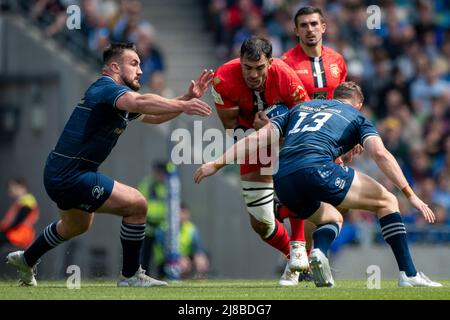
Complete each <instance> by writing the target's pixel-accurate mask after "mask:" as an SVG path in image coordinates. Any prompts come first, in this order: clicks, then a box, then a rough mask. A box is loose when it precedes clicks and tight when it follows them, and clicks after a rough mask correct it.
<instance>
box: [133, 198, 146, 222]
mask: <svg viewBox="0 0 450 320" xmlns="http://www.w3.org/2000/svg"><path fill="white" fill-rule="evenodd" d="M132 214H133V216H135V217H136V218H143V219H145V217H146V216H147V200H146V199H145V197H144V196H143V195H142V194H141V193H140V192H136V195H135V196H134V199H133V213H132Z"/></svg>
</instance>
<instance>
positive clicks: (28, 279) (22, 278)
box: [6, 251, 37, 287]
mask: <svg viewBox="0 0 450 320" xmlns="http://www.w3.org/2000/svg"><path fill="white" fill-rule="evenodd" d="M6 263H7V264H9V265H11V266H13V267H14V268H16V270H17V272H18V273H19V283H20V285H22V286H32V287H35V286H37V282H36V278H35V277H34V276H35V275H36V265H37V263H36V265H35V266H33V267H30V266H29V265H28V264H27V263H26V262H25V258H24V256H23V251H14V252H11V253H9V254H8V255H7V256H6Z"/></svg>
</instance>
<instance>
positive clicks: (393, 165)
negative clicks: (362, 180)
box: [364, 136, 435, 223]
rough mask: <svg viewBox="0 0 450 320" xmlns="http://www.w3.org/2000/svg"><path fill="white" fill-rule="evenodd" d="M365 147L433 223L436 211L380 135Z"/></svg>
mask: <svg viewBox="0 0 450 320" xmlns="http://www.w3.org/2000/svg"><path fill="white" fill-rule="evenodd" d="M364 149H365V150H366V151H367V152H368V153H369V155H370V156H371V158H372V159H373V160H374V161H375V162H376V164H377V166H378V167H379V168H380V170H381V171H383V173H384V174H385V175H386V177H388V178H389V180H391V181H392V182H393V183H394V184H395V185H396V186H397V187H398V188H399V189H400V190H402V192H403V193H404V194H405V196H406V197H407V198H408V200H409V202H410V203H411V204H412V205H413V206H414V207H415V208H416V209H417V210H419V211H420V213H421V214H422V215H423V216H424V218H425V220H426V221H428V222H430V223H432V222H434V220H435V217H434V213H433V211H431V209H430V208H429V207H428V205H427V204H426V203H424V202H423V201H422V200H421V199H420V198H419V197H418V196H417V195H416V194H415V193H414V191H413V190H412V189H411V187H410V186H409V184H408V181H407V180H406V178H405V175H404V174H403V171H402V169H401V168H400V166H399V165H398V162H397V160H395V158H394V156H393V155H392V154H391V153H390V152H389V151H388V150H387V149H386V148H385V146H384V144H383V141H382V140H381V138H380V137H377V136H373V137H370V138H368V139H367V140H366V141H365V142H364Z"/></svg>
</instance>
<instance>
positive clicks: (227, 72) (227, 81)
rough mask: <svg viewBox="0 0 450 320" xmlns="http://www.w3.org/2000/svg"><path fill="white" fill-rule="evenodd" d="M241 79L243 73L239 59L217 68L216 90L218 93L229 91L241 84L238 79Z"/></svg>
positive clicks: (214, 81) (214, 79) (214, 83)
mask: <svg viewBox="0 0 450 320" xmlns="http://www.w3.org/2000/svg"><path fill="white" fill-rule="evenodd" d="M240 77H242V71H241V65H240V62H239V59H233V60H231V61H228V62H227V63H225V64H223V65H221V66H220V67H219V68H217V70H216V72H215V73H214V78H213V86H214V89H215V90H216V91H229V90H230V89H232V88H233V87H235V86H236V85H237V84H238V83H239V81H236V79H239V78H240ZM221 93H225V92H221Z"/></svg>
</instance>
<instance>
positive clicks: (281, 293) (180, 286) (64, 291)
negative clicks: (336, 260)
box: [0, 280, 450, 300]
mask: <svg viewBox="0 0 450 320" xmlns="http://www.w3.org/2000/svg"><path fill="white" fill-rule="evenodd" d="M440 281H441V283H442V284H443V285H444V287H442V288H398V287H397V281H395V280H385V281H382V282H381V289H372V290H369V289H368V288H367V286H366V281H363V280H337V281H336V287H335V288H331V289H330V288H316V287H315V286H314V284H313V283H312V282H308V283H304V282H301V283H300V284H299V285H298V286H296V287H280V286H278V284H277V281H275V280H195V281H182V282H177V283H170V284H169V286H168V287H163V288H117V287H116V285H115V282H113V281H86V282H83V281H82V282H81V288H80V289H68V288H67V287H66V283H65V281H64V280H61V281H40V282H39V284H38V287H34V288H30V287H19V286H18V285H17V283H15V282H12V281H0V300H17V299H20V300H35V299H42V300H46V299H57V300H95V299H98V300H110V299H112V300H119V299H120V300H320V299H338V300H384V299H389V300H392V299H395V300H397V299H398V300H416V299H418V300H429V299H433V300H434V299H436V300H450V280H440Z"/></svg>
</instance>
